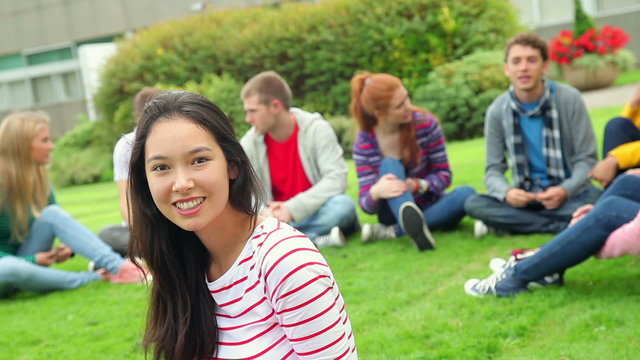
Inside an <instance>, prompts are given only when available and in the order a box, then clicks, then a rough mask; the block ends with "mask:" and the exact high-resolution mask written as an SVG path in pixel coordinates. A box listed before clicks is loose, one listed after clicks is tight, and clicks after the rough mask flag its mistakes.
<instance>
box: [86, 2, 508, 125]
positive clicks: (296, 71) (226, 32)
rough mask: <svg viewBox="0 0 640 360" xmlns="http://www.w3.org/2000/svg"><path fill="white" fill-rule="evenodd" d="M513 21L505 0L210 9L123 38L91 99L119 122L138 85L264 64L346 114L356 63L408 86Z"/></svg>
mask: <svg viewBox="0 0 640 360" xmlns="http://www.w3.org/2000/svg"><path fill="white" fill-rule="evenodd" d="M516 30H517V18H516V15H515V11H514V9H513V6H512V4H511V2H510V1H508V0H467V1H464V2H462V1H456V0H396V1H369V0H325V1H322V2H319V3H318V4H308V3H287V4H283V5H282V6H280V7H272V6H271V7H253V8H245V9H240V10H221V11H214V12H209V13H204V14H197V15H194V16H190V17H188V18H184V19H179V20H174V21H170V22H165V23H161V24H158V25H155V26H152V27H150V28H148V29H146V30H142V31H140V32H138V33H137V34H136V35H135V36H133V37H132V38H130V39H125V40H121V41H120V42H119V44H118V51H117V53H116V55H115V56H113V57H112V58H111V59H110V60H109V61H108V63H107V65H106V67H105V69H104V72H103V74H102V80H101V84H102V85H101V87H100V89H99V92H98V94H97V97H96V102H97V106H98V109H99V110H100V111H101V113H102V114H103V115H104V116H105V119H106V120H107V121H114V123H115V126H116V127H119V126H120V127H123V126H124V125H123V124H120V123H118V121H117V120H118V119H117V118H116V116H115V115H116V113H117V112H118V109H119V107H120V106H125V105H121V104H124V103H127V102H129V101H130V99H131V97H132V96H133V95H134V94H135V93H136V92H137V91H138V90H140V89H141V88H142V87H144V86H149V85H154V84H156V83H162V84H167V85H181V84H185V83H187V82H188V81H195V82H196V83H201V82H202V81H203V77H204V76H205V75H206V74H223V73H228V74H229V75H230V76H231V77H233V78H234V79H235V80H236V81H238V82H239V83H244V81H246V80H247V79H248V78H249V77H251V76H252V75H254V74H256V73H258V72H260V71H263V70H268V69H271V70H275V71H277V72H279V73H280V74H281V75H282V76H283V77H284V78H285V79H286V80H287V81H288V82H289V84H290V85H291V87H292V90H293V92H294V96H295V97H296V99H295V101H294V104H295V105H296V106H303V107H305V108H307V109H309V110H311V111H319V112H322V113H325V114H327V113H329V114H345V113H347V111H348V110H347V109H348V107H347V104H348V102H349V92H348V88H349V84H348V82H349V79H350V78H351V76H352V75H353V74H354V73H355V72H356V71H357V70H362V69H365V70H369V71H374V72H388V73H392V74H394V75H397V76H399V77H400V78H401V79H402V80H403V81H404V83H405V84H406V86H407V88H409V89H410V90H414V89H415V88H416V87H417V86H418V85H419V84H422V83H424V82H425V80H426V76H427V74H428V73H429V72H430V71H431V70H432V69H433V67H434V66H437V65H441V64H444V63H446V62H449V61H452V60H456V59H459V58H461V57H463V56H465V55H467V54H470V53H471V52H473V51H475V50H478V49H491V48H495V47H496V46H498V44H500V45H502V43H503V42H504V41H505V40H506V38H507V37H508V36H510V35H512V34H513V33H514V32H515V31H516ZM124 113H126V112H124ZM121 131H124V129H121Z"/></svg>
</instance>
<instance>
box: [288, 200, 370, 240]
mask: <svg viewBox="0 0 640 360" xmlns="http://www.w3.org/2000/svg"><path fill="white" fill-rule="evenodd" d="M357 222H358V215H357V214H356V206H355V204H354V203H353V200H351V198H350V197H349V196H348V195H346V194H339V195H336V196H334V197H332V198H330V199H329V200H327V202H325V203H324V204H323V205H322V206H321V207H320V208H319V209H318V211H316V213H315V214H313V215H311V216H309V217H308V218H306V219H304V220H302V221H300V222H298V223H297V222H295V221H294V222H291V223H289V225H291V226H293V227H294V228H296V229H298V230H300V231H301V232H302V233H304V234H305V235H307V236H308V237H309V239H311V240H313V239H315V238H316V237H318V236H320V235H326V234H328V233H329V232H330V231H331V229H332V228H333V227H334V226H338V227H339V228H340V230H342V232H344V233H345V234H347V235H348V234H350V233H352V232H353V231H354V230H355V229H356V227H357V225H356V224H357Z"/></svg>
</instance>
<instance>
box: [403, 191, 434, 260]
mask: <svg viewBox="0 0 640 360" xmlns="http://www.w3.org/2000/svg"><path fill="white" fill-rule="evenodd" d="M400 226H402V229H404V231H405V232H406V233H407V235H409V237H410V238H411V239H412V240H413V242H414V243H415V245H416V247H417V248H418V250H420V251H425V250H433V249H435V247H436V242H435V240H434V239H433V236H431V232H430V231H429V228H428V227H427V225H426V224H425V223H424V215H422V211H420V209H419V208H418V206H417V205H416V204H414V203H408V204H405V205H403V206H402V207H401V208H400Z"/></svg>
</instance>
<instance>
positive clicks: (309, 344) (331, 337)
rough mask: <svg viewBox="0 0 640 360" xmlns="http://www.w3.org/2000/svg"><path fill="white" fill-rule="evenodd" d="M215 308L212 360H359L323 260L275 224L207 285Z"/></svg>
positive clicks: (266, 225) (264, 226)
mask: <svg viewBox="0 0 640 360" xmlns="http://www.w3.org/2000/svg"><path fill="white" fill-rule="evenodd" d="M208 286H209V291H210V292H211V295H212V296H213V298H214V299H215V301H216V304H217V308H216V320H217V323H218V330H219V331H218V336H219V341H218V352H217V354H216V357H214V359H258V358H260V359H265V358H266V359H357V358H358V354H357V351H356V345H355V339H354V336H353V331H352V329H351V323H350V322H349V317H348V316H347V312H346V309H345V303H344V300H343V299H342V295H341V294H340V290H339V289H338V285H337V284H336V281H335V279H334V278H333V274H332V273H331V270H330V269H329V265H327V262H326V260H325V259H324V257H322V254H320V252H319V251H318V250H317V249H316V248H315V247H314V246H313V244H312V243H311V241H310V240H309V239H308V238H307V237H306V236H305V235H304V234H302V233H301V232H299V231H298V230H296V229H294V228H292V227H291V226H289V225H287V224H286V223H283V222H280V221H278V220H277V219H275V218H273V217H269V218H267V219H265V220H264V221H263V222H262V223H261V224H260V225H258V226H257V227H256V229H255V230H254V232H253V234H251V236H250V237H249V240H248V241H247V244H246V245H245V248H244V249H243V251H242V253H241V254H240V256H239V257H238V259H236V262H235V263H234V264H233V266H232V267H231V268H230V269H229V270H228V271H227V272H226V273H225V274H224V275H222V276H221V277H220V278H219V279H217V280H216V281H214V282H210V283H208Z"/></svg>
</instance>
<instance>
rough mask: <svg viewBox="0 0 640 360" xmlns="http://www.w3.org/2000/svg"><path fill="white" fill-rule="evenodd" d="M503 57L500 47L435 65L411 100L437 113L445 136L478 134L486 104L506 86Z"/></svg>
mask: <svg viewBox="0 0 640 360" xmlns="http://www.w3.org/2000/svg"><path fill="white" fill-rule="evenodd" d="M503 57H504V52H503V51H502V50H500V51H480V52H477V53H474V54H471V55H469V56H466V57H464V58H462V59H461V60H459V61H455V62H452V63H449V64H445V65H441V66H438V67H436V68H435V69H434V71H433V72H432V73H431V74H430V75H429V77H428V79H427V84H426V85H423V86H421V87H419V88H418V89H417V90H416V91H415V93H414V94H413V96H412V100H413V101H414V102H415V103H416V104H417V105H420V106H423V107H425V108H427V109H429V110H430V111H432V112H433V113H434V114H436V116H438V118H439V119H440V121H441V125H442V128H443V130H444V133H445V135H446V136H447V139H449V140H461V139H470V138H474V137H478V136H482V135H483V128H484V114H485V112H486V110H487V107H488V106H489V105H490V104H491V102H492V101H493V100H494V99H495V98H496V97H497V96H498V95H499V94H500V93H502V92H503V91H505V90H507V88H508V86H509V79H508V78H507V77H506V76H505V75H504V71H503Z"/></svg>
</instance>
